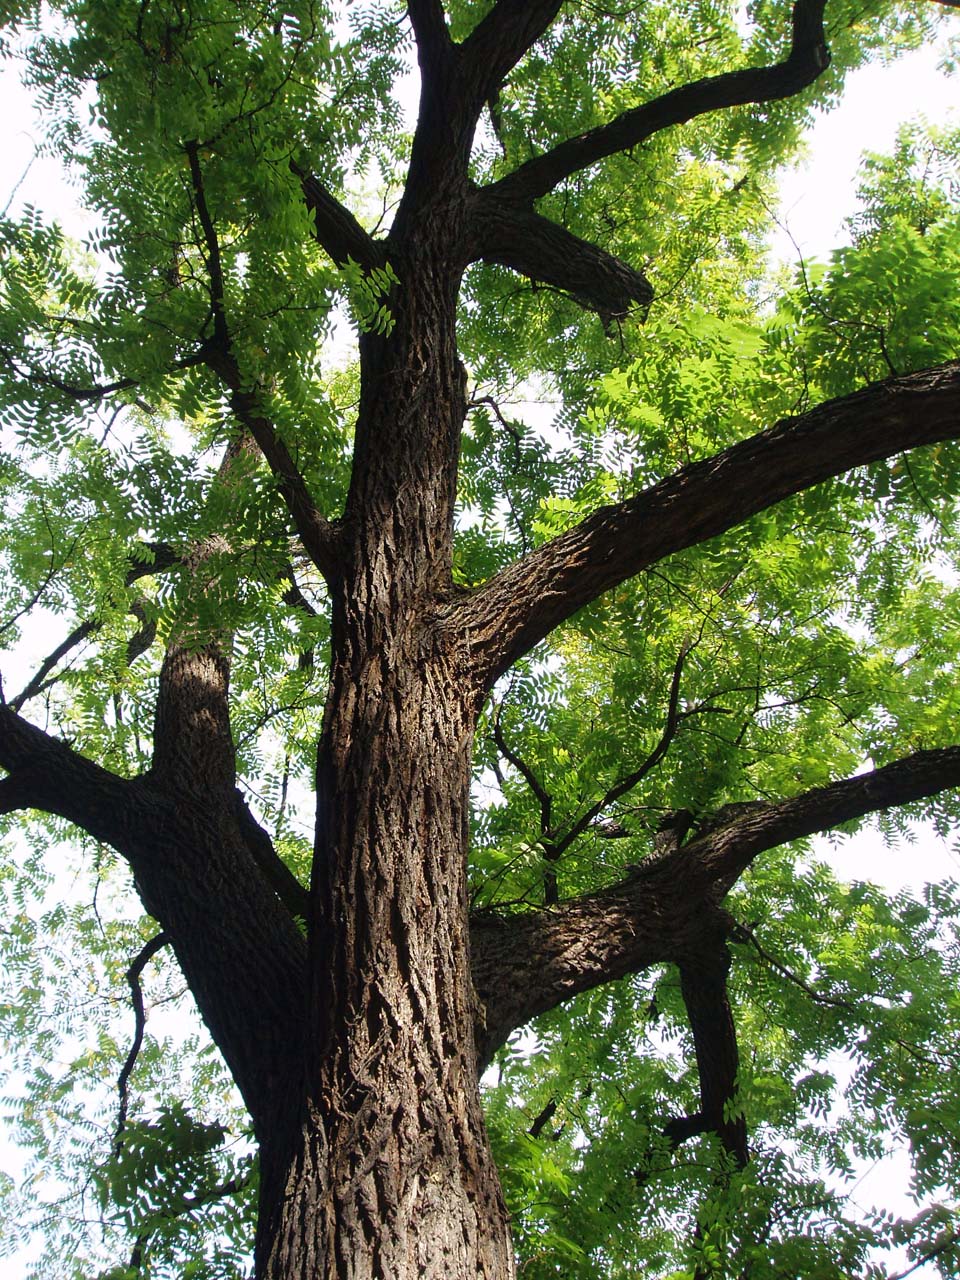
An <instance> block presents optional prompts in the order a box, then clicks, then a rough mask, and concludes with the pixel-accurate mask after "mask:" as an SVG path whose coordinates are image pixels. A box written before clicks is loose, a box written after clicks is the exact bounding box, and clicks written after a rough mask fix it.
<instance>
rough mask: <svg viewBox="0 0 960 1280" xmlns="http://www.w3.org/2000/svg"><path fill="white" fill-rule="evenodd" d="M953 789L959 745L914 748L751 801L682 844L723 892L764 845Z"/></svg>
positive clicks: (959, 783) (958, 781) (959, 773)
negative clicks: (771, 800) (819, 783)
mask: <svg viewBox="0 0 960 1280" xmlns="http://www.w3.org/2000/svg"><path fill="white" fill-rule="evenodd" d="M954 787H960V747H941V748H938V749H936V750H931V751H916V752H914V753H913V754H912V755H909V756H904V757H903V758H902V759H900V760H895V761H894V762H893V763H892V764H887V765H883V766H882V767H881V768H879V769H873V770H871V771H870V772H868V773H862V774H858V775H857V776H856V777H854V778H844V779H842V780H841V781H840V782H832V783H830V785H829V786H826V787H816V788H814V789H813V790H811V791H805V792H803V793H802V794H801V795H799V796H792V797H790V799H788V800H780V801H778V802H776V803H775V804H769V805H762V804H761V805H751V806H750V808H749V809H748V810H747V812H745V813H744V814H742V815H741V816H740V817H738V818H737V819H735V820H734V821H733V822H731V823H729V824H726V825H724V826H721V827H719V828H717V829H716V830H713V831H710V832H708V833H707V834H705V835H703V836H699V837H695V838H694V839H693V840H691V841H690V842H689V843H688V844H686V845H684V852H685V854H686V855H687V856H688V857H693V858H699V859H702V860H703V863H704V866H705V867H706V868H707V870H708V872H709V874H710V876H711V878H712V879H713V880H714V882H715V883H716V884H717V886H718V889H719V890H720V891H721V892H723V893H726V892H727V891H728V890H729V888H730V887H731V885H733V884H734V883H735V882H736V881H737V879H738V878H739V877H740V876H741V875H742V874H743V872H744V871H745V870H746V868H747V867H748V866H749V865H750V863H751V862H752V861H753V860H754V858H756V857H757V856H758V855H759V854H760V853H763V852H764V851H765V850H767V849H773V848H775V847H776V846H777V845H781V844H786V843H787V842H788V841H790V840H800V839H802V838H803V837H804V836H810V835H815V834H816V833H817V832H818V831H829V830H831V829H832V828H834V827H837V826H839V825H840V824H841V823H844V822H852V821H854V820H855V819H857V818H862V817H864V816H865V815H866V814H868V813H878V812H880V811H882V810H884V809H893V808H896V807H898V806H900V805H905V804H912V803H914V802H915V801H917V800H924V799H927V798H928V797H929V796H934V795H939V794H940V792H941V791H947V790H950V789H951V788H954Z"/></svg>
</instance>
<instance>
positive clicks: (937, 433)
mask: <svg viewBox="0 0 960 1280" xmlns="http://www.w3.org/2000/svg"><path fill="white" fill-rule="evenodd" d="M958 436H960V361H956V360H955V361H950V362H948V363H946V364H942V365H939V366H937V367H936V368H933V369H926V370H923V371H922V372H919V373H911V374H907V375H905V376H903V377H900V378H889V379H887V380H886V381H884V382H879V383H875V384H873V385H872V386H869V387H866V388H865V389H863V390H861V391H857V392H854V393H853V394H851V395H848V396H841V397H839V398H837V399H835V400H828V401H826V402H825V403H823V404H821V405H819V406H818V407H817V408H815V409H812V410H810V411H809V412H808V413H805V414H802V415H800V416H798V417H795V418H784V419H783V420H782V421H780V422H778V423H777V424H776V426H774V427H772V428H770V429H769V430H767V431H762V432H760V433H759V434H757V435H755V436H751V437H750V438H749V439H747V440H743V441H741V442H740V443H738V444H735V445H731V446H730V448H728V449H724V450H723V451H722V452H721V453H718V454H715V455H714V456H713V457H712V458H707V459H705V460H704V461H702V462H695V463H692V464H691V465H690V466H687V467H684V468H682V469H681V470H680V471H677V472H675V473H674V474H673V475H672V476H669V477H667V479H665V480H662V481H660V482H659V483H658V484H655V485H653V486H651V487H650V488H649V489H646V490H645V491H644V492H643V493H641V494H638V495H637V496H636V497H634V498H630V499H628V500H627V501H625V502H620V503H616V504H614V505H612V506H607V507H601V508H600V509H599V510H597V511H595V512H594V513H593V514H592V515H590V516H588V517H587V518H586V519H585V520H583V521H581V523H580V524H578V525H577V526H576V527H575V528H573V529H571V530H569V532H567V533H564V534H561V535H560V536H558V537H556V538H554V539H553V540H552V541H551V542H548V543H546V544H544V545H543V546H541V547H539V548H537V549H536V550H535V551H532V552H530V553H529V554H528V555H526V556H524V557H522V558H521V559H520V560H517V561H515V562H514V563H513V564H512V565H510V566H509V567H508V568H507V569H505V570H503V572H501V573H500V574H498V575H497V576H496V577H495V578H492V579H491V580H490V581H489V582H488V583H486V584H485V585H484V586H483V587H481V588H480V589H479V590H478V591H476V592H475V593H474V594H473V595H471V596H468V597H466V598H465V599H464V600H463V602H462V603H461V604H460V605H459V606H458V608H457V609H456V610H455V611H454V612H453V613H452V614H451V616H450V623H451V625H455V626H457V627H458V628H461V629H462V634H464V635H465V636H466V637H468V641H469V647H470V651H471V654H472V656H473V660H474V664H475V666H474V670H475V673H476V678H477V680H478V682H479V683H480V685H481V686H482V687H483V688H485V689H488V688H490V686H491V685H492V684H493V682H494V681H495V680H496V679H497V677H498V676H499V675H500V674H502V673H503V672H504V671H505V670H506V669H507V668H508V667H510V666H511V665H512V663H514V662H515V661H516V660H517V659H518V658H519V657H520V656H521V655H522V654H524V653H526V652H528V651H529V650H530V649H531V648H533V646H534V645H535V644H537V642H538V641H540V640H542V639H543V637H544V636H546V635H548V634H549V632H550V631H552V630H553V628H554V627H556V626H558V625H559V624H560V623H561V622H563V621H565V620H566V619H567V618H569V617H570V615H571V614H573V613H575V612H576V610H578V609H580V608H582V607H583V606H584V605H585V604H588V603H589V602H590V601H591V600H594V599H596V598H597V596H599V595H601V594H602V593H603V592H604V591H607V590H609V588H611V587H613V586H616V585H617V584H618V583H620V582H623V581H624V580H625V579H626V578H630V577H633V576H634V575H636V574H638V573H641V572H642V571H643V570H644V569H647V568H649V567H650V566H651V565H653V564H656V563H657V561H659V560H661V559H663V558H664V557H665V556H668V555H671V554H673V553H674V552H677V551H682V550H683V549H684V548H686V547H690V546H695V545H696V544H697V543H700V542H704V541H706V540H707V539H708V538H713V537H716V536H717V534H720V533H724V532H726V531H727V530H728V529H731V528H735V527H736V526H737V525H740V524H742V523H743V522H744V521H745V520H747V519H748V518H749V517H750V516H752V515H755V514H756V513H757V512H759V511H763V510H765V509H766V508H767V507H770V506H773V505H774V504H775V503H777V502H780V501H782V500H783V499H784V498H787V497H790V496H791V495H793V494H796V493H799V492H801V491H802V490H804V489H807V488H810V487H811V486H813V485H815V484H819V483H821V482H822V481H824V480H828V479H830V478H831V477H833V476H837V475H841V474H843V473H844V472H846V471H849V470H850V469H851V468H853V467H858V466H863V465H864V464H866V463H870V462H875V461H877V460H879V459H881V458H887V457H890V456H892V455H893V454H897V453H902V452H903V451H904V450H906V449H912V448H916V447H917V446H920V445H925V444H933V443H935V442H937V441H940V440H951V439H955V438H957V437H958Z"/></svg>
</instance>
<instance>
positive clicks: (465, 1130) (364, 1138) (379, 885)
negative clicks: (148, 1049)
mask: <svg viewBox="0 0 960 1280" xmlns="http://www.w3.org/2000/svg"><path fill="white" fill-rule="evenodd" d="M418 635H419V644H414V643H413V641H414V638H415V637H417V636H418ZM425 642H426V637H425V635H424V633H423V631H422V629H418V628H416V627H410V628H409V629H407V631H406V634H405V635H404V634H401V635H399V636H394V637H392V638H390V639H385V640H384V642H383V644H382V645H381V646H379V647H378V652H377V653H376V655H371V654H369V653H364V652H363V648H364V647H365V646H357V645H347V646H345V650H346V653H345V656H344V657H343V658H342V659H341V661H340V662H339V663H338V665H337V668H336V670H335V672H334V676H333V689H332V694H333V700H332V702H331V708H332V710H331V712H330V716H329V721H328V724H327V728H326V732H325V735H324V740H323V743H322V745H321V751H320V770H319V772H320V788H319V794H320V806H319V808H320V812H319V822H318V829H319V835H318V850H317V860H316V868H315V874H314V884H313V889H312V895H313V902H312V915H313V922H312V929H311V933H312V947H311V971H312V974H313V981H314V988H313V990H312V993H311V1000H310V1004H311V1026H310V1044H309V1048H308V1052H307V1060H308V1068H307V1077H308V1078H307V1080H306V1082H305V1096H306V1101H305V1104H304V1105H303V1107H302V1109H301V1111H300V1114H299V1115H297V1116H296V1117H295V1118H294V1117H291V1125H290V1129H289V1131H288V1134H287V1137H286V1138H285V1140H283V1141H282V1142H280V1143H278V1144H277V1146H278V1148H279V1149H278V1150H264V1151H263V1153H262V1154H263V1164H264V1169H263V1172H264V1187H263V1198H262V1205H261V1230H260V1239H259V1244H258V1258H257V1276H258V1278H260V1277H263V1278H266V1277H269V1280H307V1278H308V1277H309V1278H310V1280H317V1278H318V1277H321V1276H322V1277H338V1280H340V1278H343V1280H346V1278H347V1277H350V1278H351V1280H361V1278H364V1277H370V1278H371V1280H372V1278H373V1277H387V1276H389V1277H396V1280H406V1278H408V1277H409V1280H413V1277H430V1276H436V1277H438V1278H439V1277H444V1278H445V1280H446V1278H456V1277H467V1276H469V1277H479V1276H485V1277H491V1280H492V1278H493V1277H496V1278H497V1280H505V1278H507V1277H509V1276H511V1275H512V1274H513V1264H512V1258H511V1248H510V1240H509V1232H508V1228H507V1221H506V1213H505V1209H504V1206H503V1202H502V1198H501V1194H500V1188H499V1183H498V1179H497V1174H496V1170H495V1167H494V1164H493V1160H492V1157H491V1154H490V1150H489V1146H488V1143H487V1139H486V1134H485V1130H484V1123H483V1117H482V1113H481V1107H480V1095H479V1088H478V1080H477V1067H476V1058H477V1055H476V1047H475V1040H474V1022H475V1017H476V1001H475V997H474V993H473V988H472V984H471V979H470V966H469V954H468V934H467V898H466V839H467V801H468V788H469V776H470V774H469V766H470V745H471V738H472V732H471V730H472V725H471V724H470V723H469V722H468V713H466V712H465V711H464V706H463V704H464V701H465V699H464V697H463V689H462V685H461V683H460V682H459V681H458V679H457V672H456V670H455V664H453V663H452V662H450V661H449V660H448V659H445V658H444V656H443V655H442V654H436V653H430V652H429V651H425V650H426V644H425ZM418 649H419V653H417V650H418ZM413 654H417V661H412V660H411V657H412V655H413ZM268 1145H269V1144H268ZM284 1148H286V1149H285V1150H284Z"/></svg>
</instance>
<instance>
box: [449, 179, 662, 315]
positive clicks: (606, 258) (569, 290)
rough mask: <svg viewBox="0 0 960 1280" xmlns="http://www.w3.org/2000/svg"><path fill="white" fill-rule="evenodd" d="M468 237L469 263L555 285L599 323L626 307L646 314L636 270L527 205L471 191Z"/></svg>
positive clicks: (646, 289) (645, 294)
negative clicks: (592, 313)
mask: <svg viewBox="0 0 960 1280" xmlns="http://www.w3.org/2000/svg"><path fill="white" fill-rule="evenodd" d="M470 235H471V241H472V245H471V251H470V257H471V260H472V261H483V262H491V263H496V264H498V265H499V266H503V267H509V268H510V270H511V271H516V272H518V273H519V274H520V275H523V276H527V277H528V278H529V279H530V280H533V281H536V282H540V283H542V284H545V285H549V286H550V287H551V288H554V289H558V290H560V291H561V292H562V293H566V294H568V295H569V296H570V297H571V298H573V300H574V301H575V302H577V303H579V304H580V306H582V307H584V308H585V309H586V310H588V311H595V312H596V313H597V315H599V316H600V318H601V320H602V321H603V323H604V325H605V326H609V325H610V324H611V322H613V321H616V320H623V319H624V318H625V317H626V316H627V315H629V314H630V313H631V312H632V311H639V312H640V313H641V315H644V314H646V311H647V308H648V307H649V306H650V303H651V302H652V301H653V288H652V286H651V284H650V282H649V280H647V278H646V276H645V275H644V274H643V273H642V272H641V271H638V270H636V269H635V268H634V267H631V266H630V265H629V264H628V263H626V262H623V261H621V260H620V259H619V258H616V257H614V256H613V254H611V253H607V252H606V251H605V250H603V249H601V248H599V247H598V246H597V245H595V244H591V243H590V242H589V241H588V240H581V239H580V238H579V237H578V236H575V235H573V234H572V233H571V232H569V231H567V230H565V229H564V228H563V227H561V226H558V225H557V223H555V222H551V221H550V219H549V218H545V217H543V216H542V215H541V214H539V213H536V212H534V210H533V209H528V208H524V207H523V206H522V205H518V204H515V203H513V202H511V201H507V200H499V199H497V198H495V197H494V196H493V195H490V194H488V193H487V192H483V191H481V192H477V193H476V194H475V198H474V204H473V210H472V219H471V227H470Z"/></svg>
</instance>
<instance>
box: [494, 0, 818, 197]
mask: <svg viewBox="0 0 960 1280" xmlns="http://www.w3.org/2000/svg"><path fill="white" fill-rule="evenodd" d="M825 2H826V0H796V4H795V5H794V8H793V32H792V41H791V46H790V52H789V53H788V55H787V57H786V58H785V59H784V60H783V62H778V63H776V64H775V65H773V66H769V67H751V68H747V69H744V70H741V71H728V72H726V73H724V74H723V75H718V76H706V77H705V78H704V79H702V80H695V81H693V82H692V83H691V84H686V85H683V86H682V87H681V88H679V89H673V90H671V92H669V93H665V94H663V95H662V96H661V97H659V98H654V100H653V101H652V102H647V103H645V104H644V105H643V106H642V107H635V108H634V109H633V110H631V111H625V112H623V114H622V115H619V116H617V117H616V118H615V119H614V120H611V121H610V123H609V124H605V125H601V126H600V127H599V128H597V129H591V130H590V131H589V132H587V133H583V134H580V136H579V137H576V138H570V139H568V140H567V141H566V142H561V143H560V144H559V145H558V146H556V147H554V148H553V149H552V150H550V151H547V152H546V153H545V154H544V155H541V156H536V157H535V158H534V159H533V160H528V161H527V162H526V164H522V165H521V166H520V167H519V169H515V170H514V172H513V173H511V174H508V176H507V177H505V178H501V180H500V181H499V182H497V183H495V184H494V185H493V186H492V187H491V188H490V190H491V191H493V192H497V193H498V194H499V195H501V196H502V197H505V198H507V199H509V200H513V201H526V202H530V201H531V200H536V199H538V198H539V197H541V196H545V195H546V194H547V192H549V191H552V190H553V188H554V187H556V186H557V185H558V184H559V183H561V182H562V181H563V180H564V179H565V178H568V177H570V175H571V174H574V173H578V172H579V171H580V170H581V169H586V168H589V166H590V165H593V164H596V163H597V161H599V160H603V159H605V158H606V157H607V156H611V155H615V154H616V153H617V152H620V151H628V150H629V149H630V148H631V147H636V146H638V145H639V144H640V143H641V142H643V141H644V140H645V139H647V138H650V137H652V136H653V135H654V134H655V133H659V132H660V131H661V130H662V129H667V128H669V127H670V126H671V125H676V124H683V123H684V122H685V121H687V120H692V119H694V117H695V116H701V115H705V114H706V113H707V112H710V111H719V110H722V109H724V108H728V107H736V106H743V105H745V104H747V103H752V102H758V103H759V102H774V101H776V100H778V99H781V98H790V97H792V96H793V95H794V94H796V93H799V92H800V90H801V89H805V88H806V87H807V85H809V84H812V83H813V81H814V80H816V79H817V77H818V76H819V75H821V73H822V72H823V71H824V70H825V69H826V68H827V66H828V65H829V63H830V55H829V53H828V51H827V46H826V41H825V38H824V33H823V10H824V7H825Z"/></svg>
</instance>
